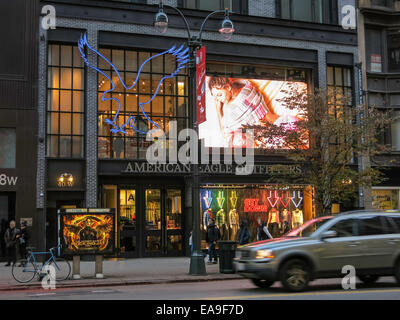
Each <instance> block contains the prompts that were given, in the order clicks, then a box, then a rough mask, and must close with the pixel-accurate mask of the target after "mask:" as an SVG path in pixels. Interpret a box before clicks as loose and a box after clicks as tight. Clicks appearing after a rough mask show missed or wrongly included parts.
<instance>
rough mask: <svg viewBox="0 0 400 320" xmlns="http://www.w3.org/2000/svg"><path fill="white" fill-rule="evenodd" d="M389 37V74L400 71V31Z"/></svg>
mask: <svg viewBox="0 0 400 320" xmlns="http://www.w3.org/2000/svg"><path fill="white" fill-rule="evenodd" d="M396 32H397V33H393V34H389V35H388V61H389V72H399V71H400V33H399V32H400V30H396Z"/></svg>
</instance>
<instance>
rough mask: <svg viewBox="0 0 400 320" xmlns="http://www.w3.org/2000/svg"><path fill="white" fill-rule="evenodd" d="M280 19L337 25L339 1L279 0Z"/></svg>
mask: <svg viewBox="0 0 400 320" xmlns="http://www.w3.org/2000/svg"><path fill="white" fill-rule="evenodd" d="M278 5H280V10H279V8H278V10H277V12H278V14H279V13H280V18H282V19H290V20H298V21H306V22H317V23H328V24H335V23H337V14H338V13H337V1H334V0H301V1H299V0H278Z"/></svg>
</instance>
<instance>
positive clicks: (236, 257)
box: [235, 251, 242, 259]
mask: <svg viewBox="0 0 400 320" xmlns="http://www.w3.org/2000/svg"><path fill="white" fill-rule="evenodd" d="M241 256H242V253H241V252H240V251H236V252H235V259H240V258H241Z"/></svg>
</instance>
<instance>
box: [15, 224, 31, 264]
mask: <svg viewBox="0 0 400 320" xmlns="http://www.w3.org/2000/svg"><path fill="white" fill-rule="evenodd" d="M26 227H27V223H26V221H23V222H22V223H21V229H20V231H19V233H18V234H17V239H18V246H19V254H20V256H21V259H26V247H27V245H28V240H29V233H28V230H27V229H26Z"/></svg>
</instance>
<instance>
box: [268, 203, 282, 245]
mask: <svg viewBox="0 0 400 320" xmlns="http://www.w3.org/2000/svg"><path fill="white" fill-rule="evenodd" d="M267 226H268V229H269V230H270V233H271V235H272V237H273V238H277V237H279V228H280V219H279V211H278V210H276V209H275V208H272V209H271V211H270V212H269V217H268V223H267Z"/></svg>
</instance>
